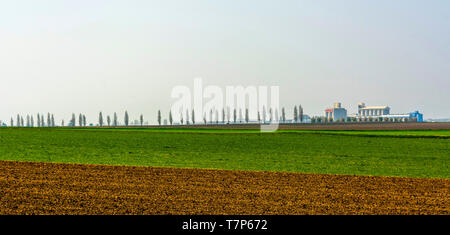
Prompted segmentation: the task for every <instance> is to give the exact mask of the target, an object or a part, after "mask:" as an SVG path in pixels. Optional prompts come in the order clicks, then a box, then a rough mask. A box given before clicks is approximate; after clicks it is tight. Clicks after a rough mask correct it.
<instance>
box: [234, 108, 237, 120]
mask: <svg viewBox="0 0 450 235" xmlns="http://www.w3.org/2000/svg"><path fill="white" fill-rule="evenodd" d="M236 120H237V111H236V108H234V111H233V122H234V123H236Z"/></svg>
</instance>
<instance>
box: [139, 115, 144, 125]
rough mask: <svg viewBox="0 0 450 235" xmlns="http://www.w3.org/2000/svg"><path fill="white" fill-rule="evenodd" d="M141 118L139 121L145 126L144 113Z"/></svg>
mask: <svg viewBox="0 0 450 235" xmlns="http://www.w3.org/2000/svg"><path fill="white" fill-rule="evenodd" d="M139 119H140V120H139V121H140V122H141V126H143V125H144V115H142V114H141V116H140V118H139Z"/></svg>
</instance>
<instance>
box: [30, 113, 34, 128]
mask: <svg viewBox="0 0 450 235" xmlns="http://www.w3.org/2000/svg"><path fill="white" fill-rule="evenodd" d="M30 116H31V117H30V122H31V123H30V124H31V127H34V118H33V115H30Z"/></svg>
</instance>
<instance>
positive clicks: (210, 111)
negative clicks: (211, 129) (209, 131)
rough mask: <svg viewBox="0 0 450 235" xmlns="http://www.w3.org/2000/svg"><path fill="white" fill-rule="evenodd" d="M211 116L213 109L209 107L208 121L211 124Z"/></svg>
mask: <svg viewBox="0 0 450 235" xmlns="http://www.w3.org/2000/svg"><path fill="white" fill-rule="evenodd" d="M212 116H213V110H212V109H210V110H209V123H210V124H212V122H213V117H212Z"/></svg>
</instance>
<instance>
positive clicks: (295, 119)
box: [294, 106, 298, 122]
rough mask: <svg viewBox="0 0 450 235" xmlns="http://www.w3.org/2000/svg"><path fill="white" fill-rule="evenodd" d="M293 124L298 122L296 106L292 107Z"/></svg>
mask: <svg viewBox="0 0 450 235" xmlns="http://www.w3.org/2000/svg"><path fill="white" fill-rule="evenodd" d="M294 122H298V111H297V106H294Z"/></svg>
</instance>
